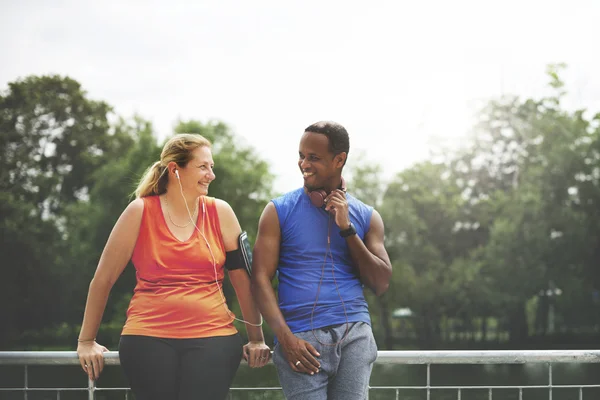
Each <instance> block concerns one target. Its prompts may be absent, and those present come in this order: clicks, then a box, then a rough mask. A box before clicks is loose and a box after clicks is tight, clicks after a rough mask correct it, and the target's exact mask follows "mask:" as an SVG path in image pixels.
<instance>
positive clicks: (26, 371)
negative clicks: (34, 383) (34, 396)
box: [23, 365, 29, 400]
mask: <svg viewBox="0 0 600 400" xmlns="http://www.w3.org/2000/svg"><path fill="white" fill-rule="evenodd" d="M24 386H25V390H24V392H23V393H24V394H23V398H24V399H25V400H27V389H29V372H28V370H27V365H26V366H25V385H24Z"/></svg>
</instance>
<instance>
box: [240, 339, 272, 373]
mask: <svg viewBox="0 0 600 400" xmlns="http://www.w3.org/2000/svg"><path fill="white" fill-rule="evenodd" d="M269 358H271V349H270V348H269V346H267V345H266V344H265V342H262V341H260V342H258V341H257V342H253V341H250V342H248V344H246V345H245V346H244V360H246V361H248V365H249V366H250V367H251V368H260V367H264V366H265V365H267V362H269Z"/></svg>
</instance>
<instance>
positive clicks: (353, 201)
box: [346, 193, 373, 210]
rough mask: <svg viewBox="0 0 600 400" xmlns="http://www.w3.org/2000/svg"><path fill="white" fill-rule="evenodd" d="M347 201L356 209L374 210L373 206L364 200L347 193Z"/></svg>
mask: <svg viewBox="0 0 600 400" xmlns="http://www.w3.org/2000/svg"><path fill="white" fill-rule="evenodd" d="M346 199H347V200H348V204H350V205H351V206H354V207H358V208H361V209H365V210H373V206H370V205H368V204H367V203H365V202H363V201H362V200H360V199H358V198H356V197H354V196H352V194H350V193H346Z"/></svg>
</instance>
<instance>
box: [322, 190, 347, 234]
mask: <svg viewBox="0 0 600 400" xmlns="http://www.w3.org/2000/svg"><path fill="white" fill-rule="evenodd" d="M325 202H326V204H327V205H326V206H325V210H326V211H329V212H330V213H332V214H333V216H334V217H335V224H336V225H337V226H338V227H339V228H340V230H344V229H348V228H349V227H350V216H349V215H348V201H347V200H346V193H344V192H343V191H341V190H339V189H336V190H333V191H332V192H331V193H329V196H327V198H326V199H325Z"/></svg>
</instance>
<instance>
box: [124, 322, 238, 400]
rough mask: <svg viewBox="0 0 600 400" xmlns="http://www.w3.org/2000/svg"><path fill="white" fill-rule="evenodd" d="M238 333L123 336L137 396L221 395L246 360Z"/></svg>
mask: <svg viewBox="0 0 600 400" xmlns="http://www.w3.org/2000/svg"><path fill="white" fill-rule="evenodd" d="M242 345H243V344H242V339H241V337H240V335H239V334H235V335H232V336H217V337H210V338H201V339H162V338H155V337H150V336H130V335H124V336H121V341H120V343H119V358H120V360H121V366H122V367H123V370H124V371H125V375H126V376H127V379H128V380H129V385H130V386H131V390H132V391H133V393H134V395H135V398H136V399H137V400H154V399H160V400H163V399H173V400H191V399H193V400H200V399H207V400H221V399H225V397H226V396H227V393H228V392H229V387H230V386H231V382H232V381H233V378H234V376H235V373H236V371H237V369H238V367H239V365H240V361H241V359H242Z"/></svg>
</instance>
